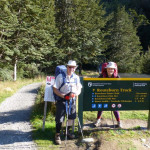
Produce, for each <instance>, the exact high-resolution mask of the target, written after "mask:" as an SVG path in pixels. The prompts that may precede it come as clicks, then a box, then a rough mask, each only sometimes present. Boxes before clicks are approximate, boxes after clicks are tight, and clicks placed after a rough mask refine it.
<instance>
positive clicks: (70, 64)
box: [67, 60, 77, 67]
mask: <svg viewBox="0 0 150 150" xmlns="http://www.w3.org/2000/svg"><path fill="white" fill-rule="evenodd" d="M67 66H74V67H77V64H76V61H74V60H69V61H68V64H67Z"/></svg>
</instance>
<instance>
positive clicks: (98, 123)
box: [94, 119, 101, 127]
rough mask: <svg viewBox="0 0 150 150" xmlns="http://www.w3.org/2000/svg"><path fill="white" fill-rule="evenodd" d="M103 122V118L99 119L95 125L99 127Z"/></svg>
mask: <svg viewBox="0 0 150 150" xmlns="http://www.w3.org/2000/svg"><path fill="white" fill-rule="evenodd" d="M100 124H101V119H97V121H96V122H95V124H94V126H95V127H98V126H100Z"/></svg>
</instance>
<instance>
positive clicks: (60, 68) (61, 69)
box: [53, 65, 67, 101]
mask: <svg viewBox="0 0 150 150" xmlns="http://www.w3.org/2000/svg"><path fill="white" fill-rule="evenodd" d="M65 72H67V68H66V66H64V65H60V66H57V67H56V69H55V79H56V77H57V76H58V75H59V74H62V76H63V83H62V84H61V86H60V88H59V90H60V89H61V87H62V86H63V85H64V84H65V81H66V80H65V79H66V74H65ZM53 95H54V98H55V100H56V101H59V100H61V99H62V98H61V97H59V96H58V95H56V94H55V93H54V92H53Z"/></svg>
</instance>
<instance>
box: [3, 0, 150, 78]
mask: <svg viewBox="0 0 150 150" xmlns="http://www.w3.org/2000/svg"><path fill="white" fill-rule="evenodd" d="M149 10H150V1H149V0H38V1H37V0H1V1H0V12H1V15H0V80H7V79H9V80H11V79H13V78H14V80H16V79H17V77H19V78H24V77H26V78H32V77H34V76H36V75H41V74H50V73H52V72H54V69H55V67H56V65H60V64H66V63H67V61H68V60H69V59H74V60H76V61H77V63H78V64H79V69H86V68H89V69H92V68H96V66H98V65H99V64H100V63H102V62H105V61H114V62H116V63H117V64H118V67H119V71H120V72H128V73H146V74H149V73H150V11H149Z"/></svg>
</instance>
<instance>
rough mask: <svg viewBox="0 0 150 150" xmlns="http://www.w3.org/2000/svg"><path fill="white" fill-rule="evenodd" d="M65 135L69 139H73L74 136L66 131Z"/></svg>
mask: <svg viewBox="0 0 150 150" xmlns="http://www.w3.org/2000/svg"><path fill="white" fill-rule="evenodd" d="M67 137H68V138H69V139H74V138H75V135H74V134H71V133H68V134H67Z"/></svg>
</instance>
